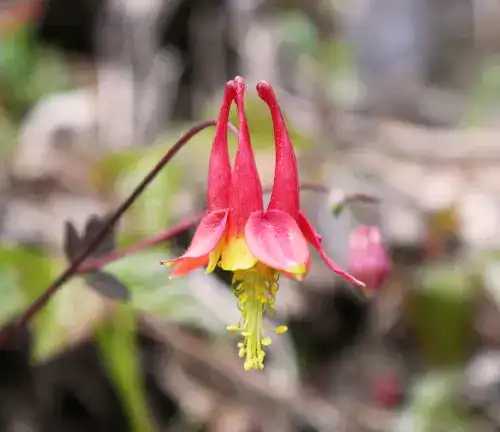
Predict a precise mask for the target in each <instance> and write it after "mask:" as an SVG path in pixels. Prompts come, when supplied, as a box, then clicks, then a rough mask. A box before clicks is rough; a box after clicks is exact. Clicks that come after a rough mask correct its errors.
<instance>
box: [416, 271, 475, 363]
mask: <svg viewBox="0 0 500 432" xmlns="http://www.w3.org/2000/svg"><path fill="white" fill-rule="evenodd" d="M416 279H417V280H416V287H417V289H416V290H415V291H414V292H413V293H412V294H411V302H410V320H411V322H412V325H413V327H414V329H415V331H416V333H417V336H418V338H419V341H420V344H421V345H422V349H423V352H424V355H425V356H426V360H427V361H428V362H429V363H430V364H432V365H434V366H440V367H441V366H446V367H450V366H456V365H458V364H461V363H463V361H464V360H465V359H466V356H467V354H468V352H469V349H470V348H471V342H472V337H473V329H474V326H473V321H474V316H475V306H474V302H473V298H474V294H475V293H476V292H477V290H475V289H474V286H473V285H472V283H471V274H470V267H469V266H468V265H467V264H465V263H463V262H461V263H447V262H446V263H445V262H440V263H432V264H427V265H425V266H424V267H423V268H421V269H420V270H419V272H418V274H417V278H416Z"/></svg>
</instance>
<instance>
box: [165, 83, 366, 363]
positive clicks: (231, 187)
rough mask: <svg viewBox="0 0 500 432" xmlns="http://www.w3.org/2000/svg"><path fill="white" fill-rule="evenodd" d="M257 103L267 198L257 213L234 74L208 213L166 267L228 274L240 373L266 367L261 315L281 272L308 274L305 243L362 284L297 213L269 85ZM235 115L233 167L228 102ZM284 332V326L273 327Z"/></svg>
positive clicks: (288, 146) (290, 157)
mask: <svg viewBox="0 0 500 432" xmlns="http://www.w3.org/2000/svg"><path fill="white" fill-rule="evenodd" d="M257 92H258V94H259V96H260V98H261V99H262V100H263V101H264V102H265V103H266V104H267V105H268V107H269V110H270V113H271V117H272V121H273V128H274V138H275V148H276V167H275V175H274V184H273V189H272V193H271V199H270V202H269V205H268V207H267V209H266V210H264V208H263V200H262V187H261V183H260V179H259V175H258V171H257V167H256V164H255V159H254V154H253V150H252V145H251V140H250V131H249V127H248V124H247V119H246V114H245V105H244V94H245V81H244V79H243V78H241V77H236V78H235V79H234V80H233V81H230V82H228V83H227V85H226V89H225V93H224V97H223V101H222V105H221V109H220V113H219V117H218V123H217V128H216V133H215V138H214V141H213V145H212V152H211V156H210V166H209V176H208V191H207V195H208V208H207V212H206V214H205V217H204V218H203V219H202V221H201V222H200V225H199V226H198V229H197V230H196V232H195V235H194V237H193V240H192V242H191V245H190V246H189V248H188V249H187V251H186V252H185V254H184V255H183V256H181V257H179V258H176V259H174V260H171V261H169V262H166V263H165V264H166V265H172V266H173V271H172V276H179V275H183V274H186V273H188V272H189V271H191V270H193V269H195V268H198V267H203V266H207V272H211V271H213V270H214V268H215V266H217V265H218V266H220V267H221V268H222V269H224V270H229V271H232V272H233V291H234V294H235V295H236V297H237V299H238V308H239V310H240V311H241V319H240V322H239V323H238V325H235V326H229V327H228V330H230V331H235V332H239V333H240V334H241V336H242V337H243V341H242V342H241V343H240V344H239V348H240V350H239V353H240V356H241V357H245V369H247V370H249V369H262V368H263V367H264V363H263V360H264V355H265V353H264V351H263V347H265V346H267V345H269V344H270V343H271V340H270V338H269V337H267V336H265V329H264V325H263V317H264V314H265V312H266V311H268V310H269V309H273V308H274V303H275V297H276V294H277V291H278V280H279V275H280V274H283V275H285V276H287V277H291V278H295V279H299V280H300V279H302V278H303V277H304V276H305V275H306V274H307V272H308V270H309V265H310V255H309V249H308V243H310V244H311V245H312V246H313V247H314V248H315V249H316V250H317V251H318V252H319V254H320V256H321V257H322V258H323V260H324V261H325V262H326V263H327V264H328V266H329V267H330V268H331V269H332V270H333V271H334V272H335V273H337V274H339V275H340V276H342V277H343V278H344V279H346V280H347V281H349V282H351V283H353V284H355V285H358V286H364V284H363V283H362V282H360V281H359V280H357V279H356V278H355V277H354V276H351V275H350V274H348V273H347V272H345V271H344V270H343V269H341V268H340V267H339V266H338V265H337V264H335V263H334V262H333V261H332V260H331V259H330V258H329V257H328V256H327V254H326V252H325V251H324V249H323V247H322V244H321V237H320V236H319V235H318V234H317V233H316V231H315V230H314V228H313V226H312V224H311V223H310V222H309V220H308V219H307V218H306V216H305V215H304V214H303V213H302V212H301V210H300V200H299V177H298V171H297V161H296V157H295V152H294V149H293V145H292V142H291V140H290V137H289V135H288V131H287V128H286V125H285V121H284V119H283V115H282V113H281V110H280V108H279V106H278V101H277V99H276V95H275V93H274V91H273V89H272V87H271V86H270V85H269V84H268V83H266V82H264V81H262V82H260V83H259V84H258V85H257ZM233 101H234V102H235V104H236V108H237V110H238V120H239V132H238V148H237V153H236V158H235V161H234V166H233V168H232V170H231V167H230V161H229V155H228V143H227V123H228V116H229V110H230V106H231V104H232V102H233ZM273 331H274V332H275V333H283V332H284V331H286V326H278V327H276V328H275V329H274V330H273Z"/></svg>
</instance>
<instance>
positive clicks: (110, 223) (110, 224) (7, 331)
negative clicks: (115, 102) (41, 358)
mask: <svg viewBox="0 0 500 432" xmlns="http://www.w3.org/2000/svg"><path fill="white" fill-rule="evenodd" d="M215 125H216V122H215V121H214V120H208V121H204V122H201V123H198V124H197V125H195V126H193V127H192V128H191V129H190V130H189V131H187V132H186V133H185V134H184V135H182V136H181V137H180V138H179V140H178V141H177V142H176V143H175V144H174V145H173V146H172V148H171V149H170V150H168V151H167V153H165V155H164V156H163V157H162V158H161V159H160V161H159V162H158V163H157V164H156V165H155V166H154V167H153V169H152V170H151V171H150V172H149V174H148V175H147V176H146V177H144V179H143V180H142V181H141V183H140V184H139V185H138V186H137V187H136V188H135V190H134V191H133V192H132V193H131V194H130V195H129V197H128V198H127V199H126V200H125V201H123V203H122V204H121V205H120V206H119V207H118V208H117V209H116V211H115V212H114V213H113V215H112V216H111V217H110V218H109V219H108V220H107V221H106V223H105V224H104V225H103V226H102V228H101V229H100V231H99V232H98V233H97V234H96V236H95V237H94V239H93V240H92V241H91V242H90V243H89V244H88V246H87V247H86V248H85V250H83V251H82V253H81V254H80V255H79V256H78V257H77V258H76V259H75V260H74V261H73V262H72V263H71V264H70V265H69V266H68V267H67V268H66V270H64V272H62V273H61V275H60V276H59V277H58V278H57V279H56V280H55V281H54V282H52V284H51V285H50V286H49V287H48V288H47V289H46V290H45V291H44V292H43V293H42V294H41V295H40V297H38V298H37V299H36V300H35V301H34V302H33V303H31V304H30V305H29V306H28V307H27V309H26V310H25V311H24V312H23V313H22V314H21V315H20V316H19V317H18V318H17V319H16V320H15V321H14V322H13V323H12V324H11V325H9V326H7V327H4V328H2V329H1V330H0V344H3V343H4V341H5V339H6V338H8V336H9V335H11V334H14V333H16V332H15V331H14V330H16V328H17V329H19V328H21V327H23V326H26V325H27V324H28V323H29V321H30V320H31V319H32V318H33V316H35V314H36V313H37V312H38V311H39V310H40V309H42V308H43V307H44V306H45V304H46V303H47V302H48V301H49V300H50V299H51V298H52V296H53V295H54V294H55V293H56V292H57V290H58V289H59V288H60V287H61V286H62V285H63V284H64V283H65V282H67V281H68V280H69V279H70V278H71V277H73V276H74V275H75V274H77V273H78V269H79V267H80V266H81V265H82V264H83V262H84V261H85V260H86V259H87V258H88V256H89V255H90V254H91V253H92V251H93V250H94V249H95V248H96V247H97V246H98V245H99V244H100V243H101V241H102V240H103V239H104V237H105V236H106V235H107V234H108V232H109V231H110V230H111V229H113V228H114V226H115V225H116V223H117V222H118V221H119V220H120V218H121V217H122V216H123V214H124V213H125V212H126V211H127V210H128V209H129V208H130V206H131V205H132V204H133V203H134V202H135V200H136V199H137V198H138V197H139V196H140V195H141V194H142V192H144V190H145V189H146V188H147V187H148V186H149V184H150V183H151V182H152V181H153V180H154V178H155V177H156V176H157V175H158V173H159V172H160V171H161V170H162V169H163V167H164V166H165V165H166V164H167V163H168V162H170V160H171V159H172V158H173V157H174V156H175V155H176V154H177V152H178V151H179V150H180V149H181V148H182V147H184V145H185V144H187V143H188V142H189V140H190V139H191V138H193V136H195V135H196V134H197V133H199V132H201V131H202V130H204V129H206V128H208V127H210V126H215ZM229 129H230V130H231V132H233V133H234V132H235V131H237V129H236V128H235V127H234V126H233V125H231V124H229ZM236 134H237V133H236Z"/></svg>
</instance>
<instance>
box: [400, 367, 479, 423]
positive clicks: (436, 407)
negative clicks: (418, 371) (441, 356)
mask: <svg viewBox="0 0 500 432" xmlns="http://www.w3.org/2000/svg"><path fill="white" fill-rule="evenodd" d="M460 379H461V374H460V371H457V370H445V371H434V372H431V373H428V374H426V375H424V376H423V377H422V378H420V380H419V381H418V382H417V383H416V384H415V386H414V387H413V392H412V395H411V397H410V400H409V402H408V404H407V408H406V409H405V411H404V412H403V416H402V418H401V421H400V422H397V424H396V427H395V428H394V431H401V430H405V431H406V430H411V431H415V432H428V431H436V432H440V431H443V432H445V431H446V432H447V431H456V432H469V431H470V432H472V431H474V430H475V428H474V427H473V426H472V422H471V420H472V418H471V416H470V414H469V413H467V412H465V411H464V410H463V409H461V408H460V407H459V405H458V404H457V400H456V394H457V389H458V386H459V384H460Z"/></svg>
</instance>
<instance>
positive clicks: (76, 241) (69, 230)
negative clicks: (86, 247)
mask: <svg viewBox="0 0 500 432" xmlns="http://www.w3.org/2000/svg"><path fill="white" fill-rule="evenodd" d="M79 247H80V237H79V236H78V232H77V231H76V228H75V226H74V225H73V224H72V223H71V222H69V221H66V224H65V232H64V254H65V255H66V257H67V258H68V260H69V261H71V262H72V261H74V260H75V259H76V258H78V255H79V254H80V249H79Z"/></svg>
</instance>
